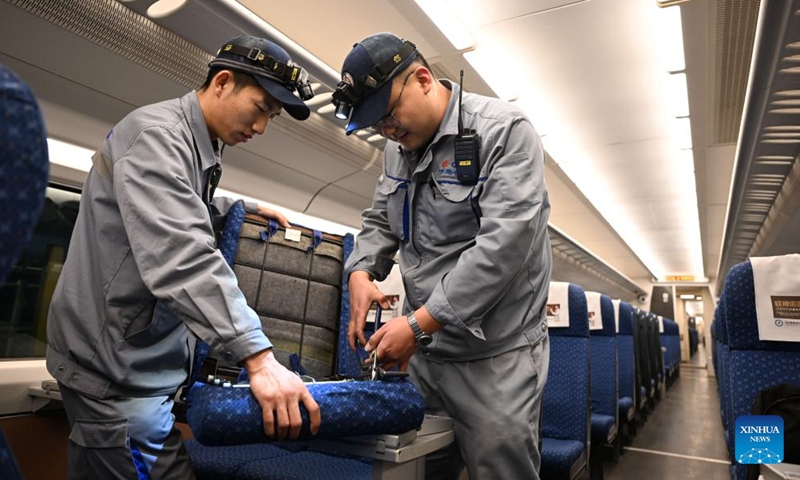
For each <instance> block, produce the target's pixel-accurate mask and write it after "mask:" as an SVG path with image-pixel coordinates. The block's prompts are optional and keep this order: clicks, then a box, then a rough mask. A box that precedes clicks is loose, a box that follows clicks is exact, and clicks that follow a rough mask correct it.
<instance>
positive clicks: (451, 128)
mask: <svg viewBox="0 0 800 480" xmlns="http://www.w3.org/2000/svg"><path fill="white" fill-rule="evenodd" d="M439 83H441V84H442V85H444V86H445V87H446V88H447V89H448V90H450V92H451V94H450V102H449V103H448V104H447V110H445V112H444V118H442V123H441V124H440V125H439V131H437V132H436V136H435V137H434V138H433V141H434V142H437V141H438V140H439V139H440V138H441V137H444V136H447V135H453V136H456V135H458V93H459V92H460V91H461V88H460V87H459V86H458V84H457V83H454V82H453V81H451V80H448V79H446V78H442V79H439Z"/></svg>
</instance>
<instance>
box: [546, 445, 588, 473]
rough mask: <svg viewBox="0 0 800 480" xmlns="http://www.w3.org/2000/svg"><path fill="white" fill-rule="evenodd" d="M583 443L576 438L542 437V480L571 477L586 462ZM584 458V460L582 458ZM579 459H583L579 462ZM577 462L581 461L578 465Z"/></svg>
mask: <svg viewBox="0 0 800 480" xmlns="http://www.w3.org/2000/svg"><path fill="white" fill-rule="evenodd" d="M582 453H584V448H583V444H582V443H581V442H577V441H574V440H556V439H554V438H547V437H545V438H543V439H542V468H541V476H542V480H546V479H551V478H552V479H556V478H558V479H570V478H572V474H573V473H576V472H577V471H578V470H579V469H580V468H581V467H582V465H583V463H585V456H584V457H581V454H582ZM582 458H583V460H582ZM579 460H581V461H580V462H579ZM576 463H579V464H578V465H576Z"/></svg>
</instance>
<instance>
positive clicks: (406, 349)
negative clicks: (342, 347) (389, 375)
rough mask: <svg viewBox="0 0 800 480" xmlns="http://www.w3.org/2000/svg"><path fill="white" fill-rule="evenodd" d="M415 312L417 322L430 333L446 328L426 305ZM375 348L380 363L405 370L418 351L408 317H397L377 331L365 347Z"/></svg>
mask: <svg viewBox="0 0 800 480" xmlns="http://www.w3.org/2000/svg"><path fill="white" fill-rule="evenodd" d="M414 314H415V315H416V317H417V324H418V325H419V326H420V328H421V329H422V331H423V332H425V333H427V334H428V335H430V334H432V333H434V332H438V331H439V330H441V329H442V328H444V325H442V324H441V323H439V322H438V321H436V319H435V318H433V316H432V315H431V314H430V312H428V308H427V307H426V306H424V305H423V306H422V307H421V308H419V309H417V311H416V312H414ZM375 348H377V351H376V352H375V355H377V356H378V363H379V364H380V365H381V366H382V367H383V368H384V369H386V370H389V369H391V368H393V367H394V366H395V365H396V366H398V367H399V369H400V371H401V372H405V371H406V369H408V362H409V360H411V357H412V356H413V355H414V353H416V351H417V344H416V339H415V338H414V332H413V331H412V330H411V326H410V325H409V324H408V317H405V316H403V317H395V318H393V319H391V320H389V321H388V322H387V323H386V324H385V325H383V326H382V327H381V328H380V329H379V330H378V331H377V332H375V334H374V335H372V336H371V337H370V339H369V343H367V345H366V347H364V349H365V350H366V351H368V352H371V351H372V350H373V349H375Z"/></svg>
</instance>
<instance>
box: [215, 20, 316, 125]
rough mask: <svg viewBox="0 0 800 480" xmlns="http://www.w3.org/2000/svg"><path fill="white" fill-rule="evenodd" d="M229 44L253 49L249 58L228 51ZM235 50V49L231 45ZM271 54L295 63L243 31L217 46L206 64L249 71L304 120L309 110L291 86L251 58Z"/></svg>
mask: <svg viewBox="0 0 800 480" xmlns="http://www.w3.org/2000/svg"><path fill="white" fill-rule="evenodd" d="M231 47H242V48H246V49H249V51H250V52H252V58H248V57H247V56H244V55H237V54H234V53H231V51H230V50H231ZM234 50H237V49H236V48H234ZM260 54H263V55H266V56H270V57H272V58H274V59H275V60H277V61H278V62H281V63H284V64H287V65H294V63H293V62H292V59H291V57H290V56H289V54H288V53H287V52H286V50H284V49H283V48H281V47H280V46H278V45H276V44H275V43H272V42H270V41H269V40H266V39H263V38H259V37H253V36H250V35H242V36H239V37H236V38H232V39H230V40H228V41H227V42H225V44H224V45H222V48H220V50H219V53H218V54H217V57H216V58H215V59H214V60H212V61H211V63H209V64H208V66H209V67H222V68H230V69H231V70H237V71H241V72H245V73H249V74H250V75H252V76H253V77H254V78H255V79H256V81H258V84H259V85H261V87H262V88H263V89H264V90H266V91H267V92H269V94H270V95H272V96H273V97H275V98H276V99H278V100H280V101H281V102H283V109H284V110H286V111H287V112H288V113H289V115H291V116H292V117H294V118H296V119H297V120H305V119H307V118H308V116H309V114H310V113H311V111H310V110H309V108H308V107H307V106H306V104H305V103H304V102H303V100H301V99H300V98H299V97H297V96H296V95H295V94H294V87H293V86H289V85H287V84H286V83H284V82H282V81H281V79H280V78H279V77H278V76H277V75H275V74H274V73H273V72H271V71H270V70H269V69H268V68H267V67H266V66H265V65H263V64H262V63H259V62H257V61H254V60H253V59H256V58H258V55H260Z"/></svg>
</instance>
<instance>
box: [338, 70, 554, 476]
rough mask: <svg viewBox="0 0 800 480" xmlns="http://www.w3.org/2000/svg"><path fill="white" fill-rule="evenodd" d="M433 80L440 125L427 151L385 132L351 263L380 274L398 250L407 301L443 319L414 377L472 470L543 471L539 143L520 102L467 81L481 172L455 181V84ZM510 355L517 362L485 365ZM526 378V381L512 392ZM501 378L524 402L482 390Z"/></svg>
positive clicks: (545, 208) (498, 385)
mask: <svg viewBox="0 0 800 480" xmlns="http://www.w3.org/2000/svg"><path fill="white" fill-rule="evenodd" d="M440 81H441V83H442V84H444V85H445V86H446V87H447V88H449V89H450V90H451V91H452V95H451V97H450V103H449V105H448V107H447V111H446V113H445V116H444V119H443V121H442V123H441V125H440V127H439V130H438V132H437V133H436V134H435V136H434V137H433V139H432V140H431V142H430V144H429V145H428V146H427V148H426V149H425V150H424V152H411V151H406V150H404V149H403V148H401V147H400V146H399V145H398V144H397V143H395V142H392V141H389V142H388V143H387V145H386V148H385V152H384V173H383V175H381V177H380V178H379V180H378V185H377V187H376V189H375V194H374V197H373V203H372V207H371V208H369V209H367V210H365V211H364V213H363V214H362V223H363V230H362V232H361V233H360V234H359V235H358V238H357V240H356V246H355V249H354V251H353V253H352V255H351V256H350V259H349V261H348V263H347V266H346V268H347V269H348V271H353V270H363V271H367V272H369V273H371V274H372V275H373V276H374V277H375V278H376V279H378V280H383V279H384V278H385V276H386V275H388V273H389V271H390V268H391V266H392V263H393V261H392V258H393V256H394V254H395V252H396V251H397V250H398V249H399V251H400V271H401V273H402V276H403V284H404V287H405V292H406V306H405V309H406V311H408V310H410V309H417V308H420V307H421V306H423V305H425V307H426V308H427V309H428V311H429V312H430V313H431V314H432V315H433V316H434V318H436V320H437V321H439V322H440V323H442V324H444V329H443V330H441V331H440V332H437V333H435V334H434V335H433V342H432V343H431V344H430V346H429V347H427V348H423V349H422V350H421V352H420V354H418V355H415V356H414V358H412V360H411V366H410V371H411V373H412V379H413V380H414V381H415V384H416V385H417V386H418V387H419V388H420V390H421V391H422V393H423V394H424V395H425V396H426V400H427V401H428V405H429V406H431V405H442V406H444V408H445V410H447V412H448V413H449V414H450V415H451V416H453V417H454V419H455V421H456V441H457V443H458V445H459V448H460V451H461V454H462V456H463V457H464V459H465V460H467V462H468V464H467V466H468V469H469V474H470V478H511V477H512V476H516V477H517V478H526V479H530V478H538V468H539V452H538V451H537V449H536V445H537V443H538V417H539V409H540V405H541V392H542V389H543V387H544V382H545V380H546V376H547V361H546V359H544V358H543V357H544V356H546V354H547V352H548V351H549V350H548V349H547V326H546V323H545V311H544V308H545V303H546V299H547V295H548V288H549V282H550V271H551V264H552V258H551V250H550V241H549V237H548V233H547V220H548V216H549V213H550V203H549V200H548V195H547V190H546V188H545V184H544V152H543V149H542V145H541V141H540V140H539V137H538V135H537V134H536V132H535V131H534V129H533V126H532V125H531V123H530V121H529V120H528V119H527V118H526V117H525V115H524V114H523V113H522V112H521V111H520V110H519V109H518V108H516V107H514V106H513V105H511V104H509V103H506V102H503V101H500V100H497V99H493V98H488V97H484V96H480V95H475V94H470V93H466V92H465V93H464V94H463V111H462V121H463V124H464V127H465V128H469V129H473V130H476V131H477V133H478V135H479V136H480V154H479V158H480V162H481V165H480V167H481V173H480V178H479V180H478V183H477V184H476V185H465V184H463V183H461V182H459V181H458V179H457V177H456V168H455V165H454V162H453V160H454V159H453V152H454V144H453V139H454V137H455V135H456V134H457V132H458V90H459V87H458V85H455V84H453V83H452V82H450V81H448V80H440ZM511 352H515V353H511ZM508 355H511V356H514V355H516V360H515V361H517V362H524V363H523V364H520V368H518V369H514V368H510V369H505V370H503V371H501V370H500V368H499V367H497V368H494V367H492V362H493V360H494V359H499V358H507V357H508ZM526 359H527V360H526ZM531 359H533V360H534V361H535V362H534V364H531V361H532V360H531ZM478 365H480V366H478ZM524 365H530V368H522V367H523V366H524ZM442 366H444V367H442ZM442 368H444V370H442ZM447 369H451V370H453V369H454V370H455V371H450V372H449V373H447V375H449V377H450V379H449V381H446V382H441V381H436V380H434V381H432V382H428V381H427V380H426V379H430V378H432V377H436V376H437V375H442V374H444V373H445V372H447V371H448V370H447ZM509 375H511V376H512V377H513V378H508V376H509ZM457 377H458V378H460V380H455V378H457ZM523 384H527V385H530V386H531V387H532V388H530V389H527V390H525V391H524V392H523V391H518V389H519V388H520V385H523ZM503 388H508V389H511V391H508V392H500V393H498V394H497V395H495V397H496V398H512V397H514V395H528V396H530V398H531V401H529V402H523V403H519V402H517V403H516V404H515V405H517V408H514V406H513V405H502V404H500V405H498V404H496V403H491V405H486V404H485V402H489V401H490V400H491V397H492V395H486V392H492V391H494V390H497V389H503ZM479 389H482V390H483V394H480V392H478V390H479ZM515 390H517V391H515ZM459 405H462V406H464V408H460V407H459ZM470 405H474V407H470ZM506 407H507V408H506ZM470 412H480V414H481V415H486V416H488V417H486V418H476V417H475V415H470ZM521 426H524V427H521ZM504 429H505V430H504ZM503 430H504V431H505V432H508V433H507V434H504V435H501V436H497V435H494V432H496V431H503ZM531 435H533V437H532V438H529V437H530V436H531ZM498 452H502V454H498Z"/></svg>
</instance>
